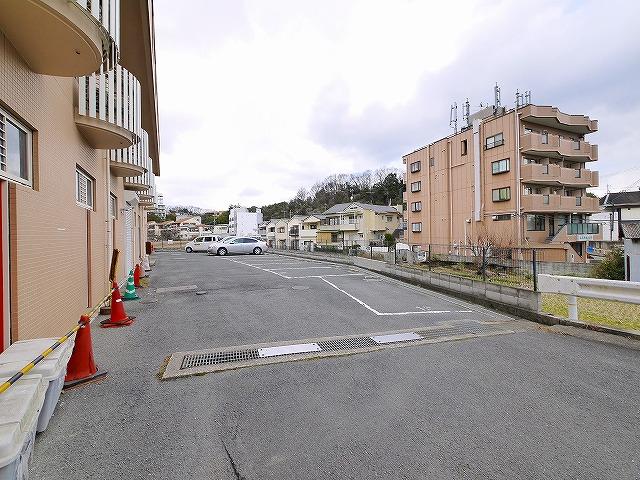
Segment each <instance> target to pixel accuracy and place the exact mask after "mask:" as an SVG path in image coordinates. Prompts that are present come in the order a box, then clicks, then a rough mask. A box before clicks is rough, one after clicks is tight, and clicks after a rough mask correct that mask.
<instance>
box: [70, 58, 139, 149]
mask: <svg viewBox="0 0 640 480" xmlns="http://www.w3.org/2000/svg"><path fill="white" fill-rule="evenodd" d="M75 121H76V126H77V127H78V130H80V133H81V134H82V136H83V137H84V138H85V140H86V141H87V143H89V145H91V146H92V147H93V148H101V149H114V148H127V147H130V146H131V145H133V144H134V143H136V142H137V141H138V140H139V136H140V130H141V128H142V127H141V125H142V106H141V89H140V82H138V80H137V79H136V77H134V76H133V75H132V74H131V73H129V72H128V71H127V70H125V69H124V68H122V67H121V66H120V65H116V67H115V68H114V69H113V70H112V71H110V72H104V73H99V74H93V75H90V76H88V77H81V78H79V79H78V112H77V113H76V116H75Z"/></svg>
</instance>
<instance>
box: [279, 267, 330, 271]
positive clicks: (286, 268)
mask: <svg viewBox="0 0 640 480" xmlns="http://www.w3.org/2000/svg"><path fill="white" fill-rule="evenodd" d="M312 268H339V267H284V268H274V269H273V270H309V269H312Z"/></svg>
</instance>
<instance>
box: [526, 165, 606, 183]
mask: <svg viewBox="0 0 640 480" xmlns="http://www.w3.org/2000/svg"><path fill="white" fill-rule="evenodd" d="M520 172H521V176H522V181H523V182H524V183H537V184H540V185H568V186H573V187H584V188H586V187H597V186H598V185H599V174H598V172H594V171H592V170H585V169H575V168H564V167H560V166H559V165H538V164H535V163H531V164H529V165H522V167H521V170H520Z"/></svg>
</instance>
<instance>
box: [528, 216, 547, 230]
mask: <svg viewBox="0 0 640 480" xmlns="http://www.w3.org/2000/svg"><path fill="white" fill-rule="evenodd" d="M544 228H545V227H544V215H527V230H528V231H529V232H543V231H544Z"/></svg>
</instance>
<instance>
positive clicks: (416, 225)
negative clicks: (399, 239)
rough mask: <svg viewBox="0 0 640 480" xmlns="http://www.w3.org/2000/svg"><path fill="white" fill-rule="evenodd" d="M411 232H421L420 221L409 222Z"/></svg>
mask: <svg viewBox="0 0 640 480" xmlns="http://www.w3.org/2000/svg"><path fill="white" fill-rule="evenodd" d="M411 231H412V232H421V231H422V222H418V223H412V224H411Z"/></svg>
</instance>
